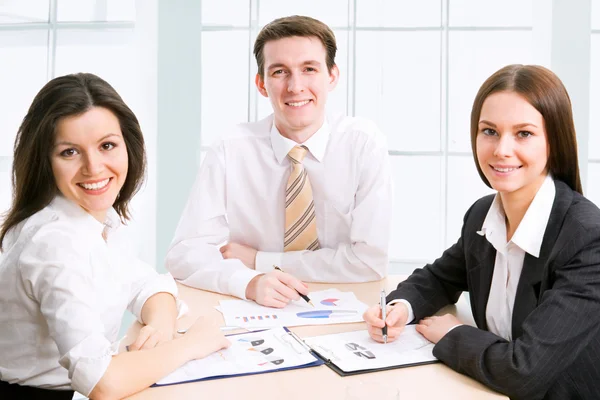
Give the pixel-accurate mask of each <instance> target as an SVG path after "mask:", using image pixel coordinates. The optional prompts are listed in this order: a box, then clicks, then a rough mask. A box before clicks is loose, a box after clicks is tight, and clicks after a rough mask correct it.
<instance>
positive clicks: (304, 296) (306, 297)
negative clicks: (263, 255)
mask: <svg viewBox="0 0 600 400" xmlns="http://www.w3.org/2000/svg"><path fill="white" fill-rule="evenodd" d="M273 268H275V269H276V270H277V271H281V272H283V270H282V269H281V268H279V267H278V266H277V265H273ZM294 290H296V289H294ZM296 293H298V295H299V296H300V297H302V298H303V299H304V301H306V302H307V303H308V304H310V305H311V306H313V307H314V306H315V305H314V304H313V303H312V301H310V298H309V297H308V296H307V295H305V294H302V293H300V292H299V291H297V290H296Z"/></svg>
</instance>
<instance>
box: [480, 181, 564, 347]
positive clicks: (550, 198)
mask: <svg viewBox="0 0 600 400" xmlns="http://www.w3.org/2000/svg"><path fill="white" fill-rule="evenodd" d="M555 195H556V188H555V187H554V180H553V179H552V177H550V176H548V177H546V179H545V181H544V183H543V184H542V186H541V187H540V189H539V190H538V192H537V193H536V195H535V197H534V198H533V201H532V202H531V204H530V205H529V207H528V208H527V211H526V212H525V215H524V216H523V219H522V220H521V223H520V224H519V226H518V227H517V230H516V231H515V233H514V234H513V236H512V238H511V239H510V240H509V241H507V240H506V217H505V214H504V208H503V207H502V202H501V201H500V196H499V195H496V197H495V198H494V202H493V203H492V206H491V207H490V210H489V211H488V213H487V216H486V217H485V220H484V221H483V226H482V228H481V231H478V232H477V233H479V234H480V235H484V236H485V238H486V239H487V240H488V242H490V244H491V245H492V246H494V248H495V249H496V260H495V262H494V274H493V276H492V284H491V286H490V294H489V296H488V303H487V306H486V310H485V320H486V323H487V326H488V330H489V331H490V332H492V333H495V334H496V335H498V336H500V337H503V338H504V339H506V340H512V339H513V337H512V315H513V309H514V305H515V298H516V296H517V286H518V285H519V278H520V277H521V271H522V270H523V262H524V261H525V254H526V253H529V254H531V255H532V256H534V257H536V258H538V257H539V256H540V250H541V248H542V241H543V240H544V233H545V232H546V226H547V225H548V220H549V219H550V212H551V211H552V205H553V204H554V197H555Z"/></svg>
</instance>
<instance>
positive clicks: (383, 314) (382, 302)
mask: <svg viewBox="0 0 600 400" xmlns="http://www.w3.org/2000/svg"><path fill="white" fill-rule="evenodd" d="M385 303H386V302H385V290H384V289H381V293H380V297H379V306H380V307H381V319H383V328H381V333H382V334H383V343H385V344H387V325H386V323H385V319H386V310H385V306H386V304H385Z"/></svg>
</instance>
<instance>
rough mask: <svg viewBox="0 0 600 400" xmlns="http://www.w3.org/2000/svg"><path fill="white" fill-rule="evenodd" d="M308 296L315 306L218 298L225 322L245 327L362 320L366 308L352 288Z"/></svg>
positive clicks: (301, 303) (298, 301)
mask: <svg viewBox="0 0 600 400" xmlns="http://www.w3.org/2000/svg"><path fill="white" fill-rule="evenodd" d="M308 296H309V297H310V299H311V301H312V303H313V304H314V305H315V307H311V306H310V304H308V303H306V302H305V301H304V300H302V299H300V300H297V301H294V302H292V303H290V304H288V305H287V306H286V307H285V308H281V309H278V308H271V307H265V306H261V305H258V304H256V303H254V302H251V301H246V300H221V301H220V305H221V310H222V312H223V318H224V319H225V325H227V326H241V327H244V328H267V327H274V326H300V325H329V324H342V323H348V322H361V321H363V318H362V314H363V313H364V312H365V310H366V309H367V308H368V306H367V305H366V304H365V303H363V302H361V301H359V300H358V299H357V298H356V296H355V295H354V293H352V292H341V291H339V290H337V289H328V290H322V291H318V292H310V293H309V295H308Z"/></svg>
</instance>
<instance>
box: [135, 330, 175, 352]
mask: <svg viewBox="0 0 600 400" xmlns="http://www.w3.org/2000/svg"><path fill="white" fill-rule="evenodd" d="M171 339H173V330H172V329H171V330H168V329H157V328H155V327H153V326H150V325H145V326H144V327H143V328H142V329H140V333H139V334H138V337H137V338H136V339H135V341H134V342H133V343H132V344H130V345H129V351H135V350H144V349H151V348H154V347H156V346H158V345H160V344H161V343H164V342H167V341H169V340H171Z"/></svg>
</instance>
